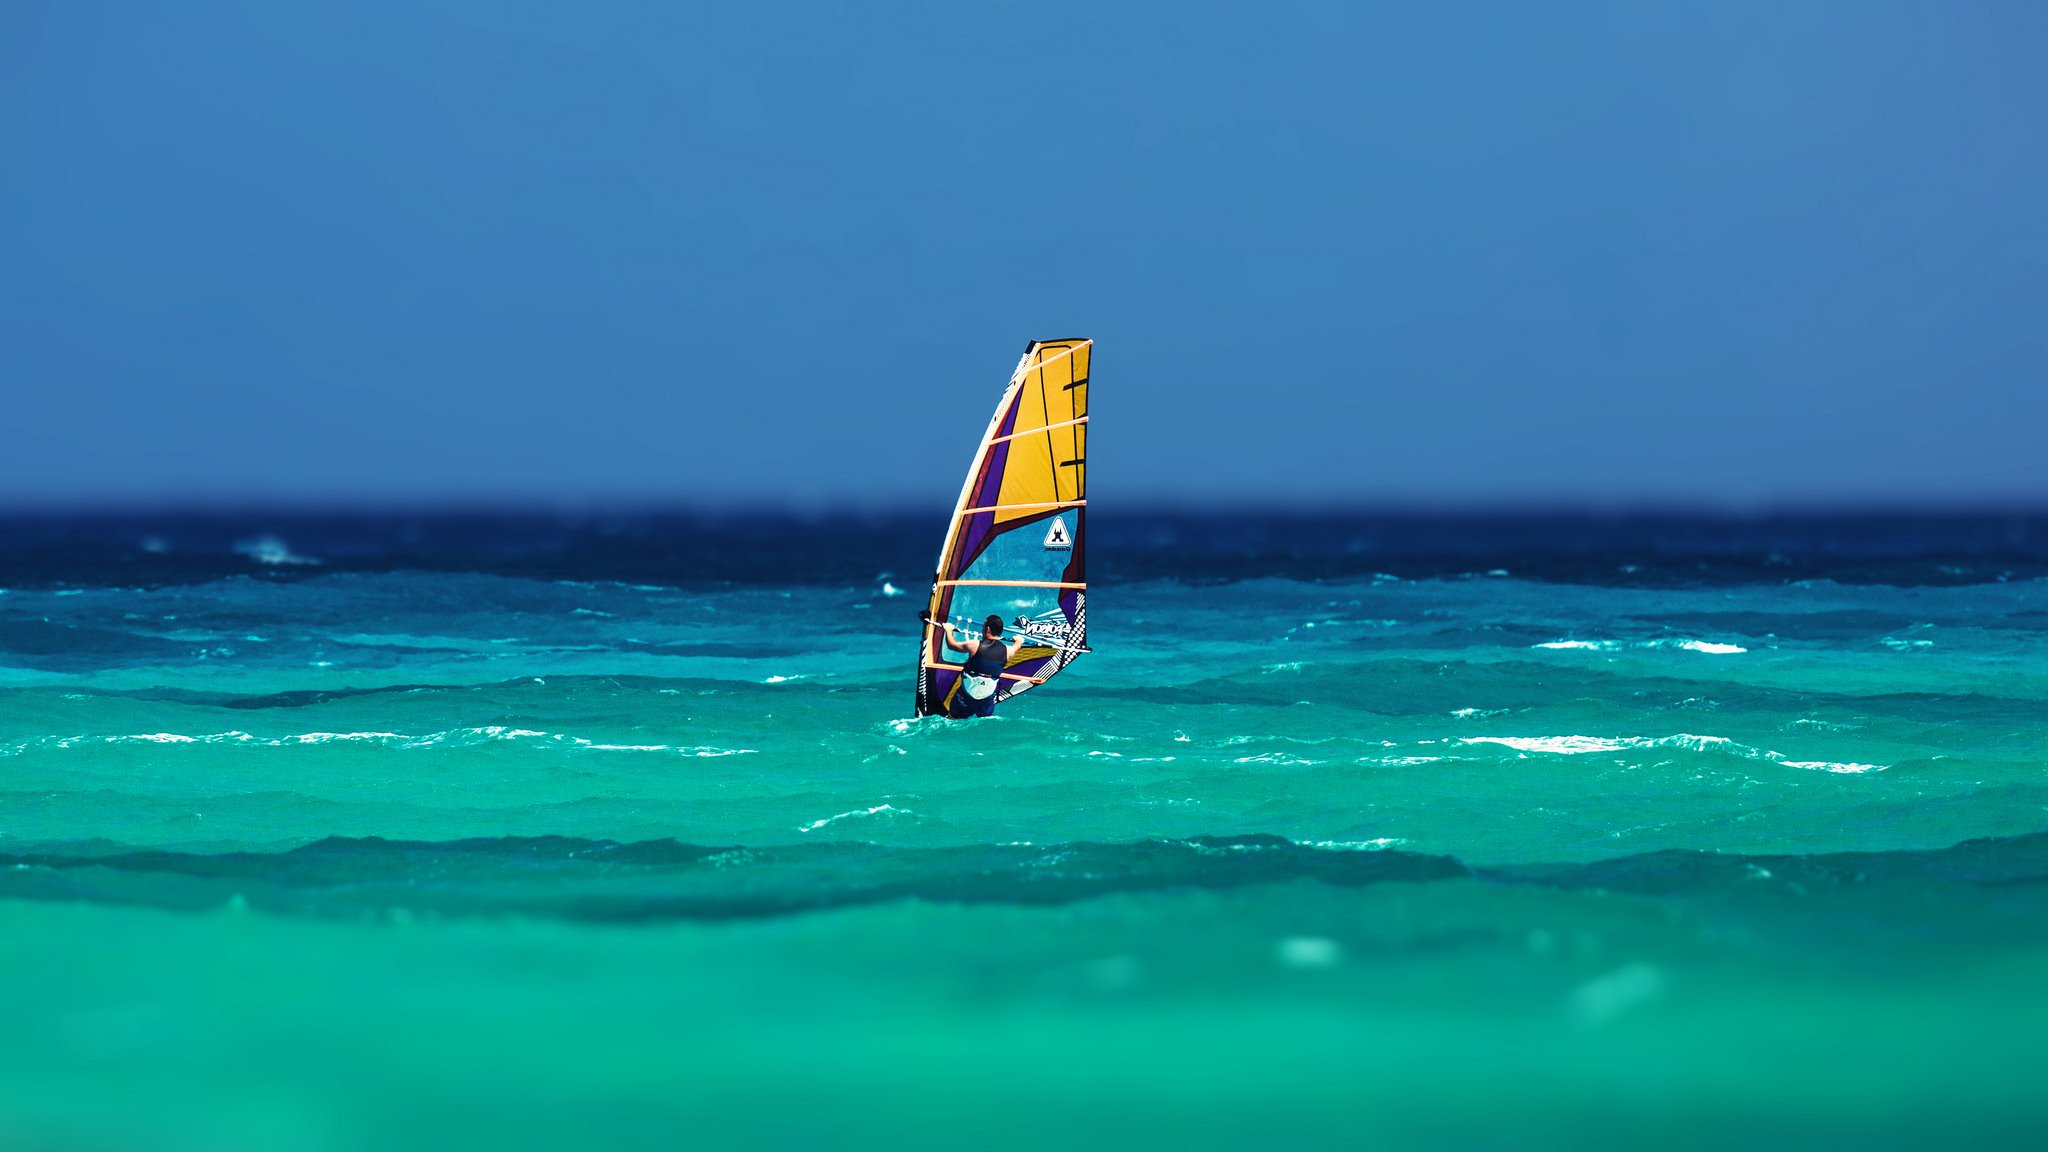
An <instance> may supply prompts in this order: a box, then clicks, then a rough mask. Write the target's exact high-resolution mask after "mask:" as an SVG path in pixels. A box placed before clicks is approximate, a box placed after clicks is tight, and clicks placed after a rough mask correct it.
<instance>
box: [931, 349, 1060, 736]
mask: <svg viewBox="0 0 2048 1152" xmlns="http://www.w3.org/2000/svg"><path fill="white" fill-rule="evenodd" d="M1093 350H1094V341H1092V340H1034V341H1032V342H1031V344H1030V345H1029V346H1028V347H1026V348H1025V350H1024V356H1023V358H1022V359H1021V360H1019V361H1018V362H1017V370H1016V371H1014V372H1012V373H1011V374H1010V383H1009V385H1008V386H1007V387H1006V388H1004V389H1003V397H1002V399H1001V400H1000V401H998V402H997V403H996V411H995V415H994V416H992V417H991V418H990V419H989V422H988V431H987V432H985V433H983V434H982V437H981V443H980V444H979V445H978V446H976V448H975V450H974V459H973V460H972V461H971V462H970V463H969V464H968V466H967V480H966V482H965V483H963V484H962V485H961V486H960V499H959V500H958V501H957V502H956V503H955V504H954V505H953V515H952V518H951V519H950V520H948V521H947V523H946V533H945V540H944V543H942V544H941V545H940V547H939V565H938V571H937V572H936V574H934V575H933V577H932V594H931V600H930V603H929V604H928V605H927V608H928V615H927V618H926V623H925V625H924V640H923V643H922V645H921V646H920V649H919V653H918V668H917V714H918V715H919V716H926V715H930V714H932V713H935V712H945V711H946V710H947V708H948V706H949V705H950V703H951V701H952V694H953V693H954V692H956V691H959V688H960V668H961V661H962V657H961V656H960V654H959V653H958V652H955V651H953V650H951V649H948V648H947V647H946V646H945V641H944V640H943V639H942V634H943V633H942V629H941V628H940V627H939V625H940V624H941V623H943V622H945V621H948V620H950V621H952V622H953V623H954V624H955V625H957V626H959V627H960V628H962V629H964V630H965V631H967V632H968V633H969V634H970V635H974V636H979V635H980V634H981V627H982V622H983V621H984V620H986V619H987V618H988V617H990V616H1000V617H1002V618H1003V624H1004V631H1003V639H1004V640H1006V641H1012V642H1013V643H1014V644H1015V645H1016V646H1015V647H1014V648H1013V649H1012V650H1011V653H1010V658H1009V664H1008V667H1006V668H1005V669H1004V671H1003V674H1002V678H1001V681H1000V683H999V684H998V685H997V688H996V695H995V698H996V700H998V701H1002V700H1007V699H1009V698H1010V697H1012V696H1015V695H1017V694H1019V693H1021V692H1025V691H1028V690H1030V689H1032V688H1035V687H1037V686H1038V685H1040V684H1043V683H1045V682H1046V681H1047V680H1050V679H1052V678H1053V677H1054V676H1056V675H1058V674H1059V672H1060V670H1061V669H1064V668H1066V667H1067V666H1069V665H1071V664H1072V663H1073V662H1074V661H1075V659H1077V658H1078V657H1080V656H1081V655H1083V654H1084V653H1086V652H1087V651H1088V582H1087V577H1086V576H1085V574H1084V573H1085V571H1086V569H1085V568H1084V567H1083V560H1084V557H1085V545H1086V543H1087V539H1088V534H1087V528H1086V517H1087V512H1088V499H1087V497H1088V452H1087V448H1088V361H1089V357H1090V353H1091V352H1093Z"/></svg>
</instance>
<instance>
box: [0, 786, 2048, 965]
mask: <svg viewBox="0 0 2048 1152" xmlns="http://www.w3.org/2000/svg"><path fill="white" fill-rule="evenodd" d="M887 810H889V806H887V805H882V806H878V807H877V808H875V809H869V810H867V811H866V813H864V815H870V816H871V815H874V814H877V813H880V812H884V811H887ZM858 815H863V814H857V813H843V814H841V816H839V817H832V818H830V819H829V820H827V821H824V822H821V823H830V822H831V820H838V819H842V818H847V817H857V816H858ZM906 815H907V814H906ZM1401 845H1402V841H1400V840H1399V839H1396V838H1391V837H1381V838H1375V839H1366V840H1331V841H1302V842H1297V841H1292V840H1287V839H1283V838H1281V837H1277V836H1263V835H1253V836H1229V837H1206V836H1197V837H1190V838H1187V839H1175V840H1143V841H1136V842H1129V843H1098V842H1072V843H1063V844H1051V845H1033V844H1028V843H1009V844H975V845H964V846H955V847H927V848H911V847H892V846H884V845H879V844H872V843H865V842H859V841H853V842H849V841H843V840H821V841H815V842H801V843H795V844H782V845H757V846H745V845H723V846H718V845H699V844H686V843H682V842H678V841H675V840H651V841H638V842H618V841H612V840H587V839H577V838H570V837H559V836H543V837H496V838H488V839H473V840H455V841H440V842H433V841H404V840H383V839H377V838H362V839H352V838H332V839H326V840H321V841H317V842H315V843H311V844H306V845H303V846H301V847H297V848H292V849H289V850H285V851H280V852H226V853H198V852H177V851H161V850H132V849H128V850H124V849H122V848H121V847H120V846H118V845H110V844H105V843H92V844H79V845H73V846H52V847H48V848H45V849H43V850H40V851H29V852H15V853H4V854H0V899H18V900H42V901H80V902H91V903H106V904H118V905H142V906H150V907H158V908H166V909H173V910H180V911H189V912H208V911H220V910H223V909H230V908H232V909H246V910H252V911H257V912H265V913H270V914H275V915H285V916H300V915H310V916H321V917H362V916H365V915H386V916H392V915H414V914H427V915H439V916H446V917H473V916H521V917H534V918H545V919H557V920H565V921H581V922H605V923H660V922H670V921H692V920H696V921H713V920H731V919H746V918H761V917H771V916H786V915H791V914H796V913H803V912H815V911H826V910H831V909H835V908H846V907H854V906H860V905H869V904H876V903H882V902H888V901H900V900H924V901H934V902H942V903H954V904H1011V905H1027V906H1030V905H1036V906H1043V905H1063V904H1070V903H1073V902H1076V901H1082V900H1092V899H1100V898H1104V897H1110V896H1118V895H1130V894H1138V893H1153V892H1162V891H1172V890H1207V891H1223V890H1228V889H1235V888H1244V887H1250V886H1258V885H1274V884H1295V883H1301V882H1311V883H1319V884H1323V885H1329V886H1334V887H1340V888H1357V887H1363V886H1368V885H1377V884H1389V883H1400V884H1424V885H1427V884H1436V883H1450V882H1461V883H1480V884H1488V885H1496V886H1537V887H1542V888H1547V889H1562V890H1568V891H1586V892H1627V893H1633V894H1637V895H1643V896H1652V897H1669V896H1715V897H1722V898H1734V899H1738V900H1741V899H1747V898H1750V897H1752V896H1755V897H1760V898H1763V899H1764V901H1765V904H1764V907H1765V908H1766V909H1767V910H1777V911H1775V912H1773V913H1772V914H1778V912H1782V911H1783V910H1784V908H1785V905H1784V904H1783V898H1784V896H1785V895H1786V894H1793V895H1796V896H1798V897H1799V899H1800V901H1801V903H1800V904H1799V905H1798V906H1796V907H1794V908H1792V909H1791V912H1790V914H1794V915H1797V916H1799V917H1810V916H1811V915H1812V910H1813V909H1814V907H1815V906H1816V905H1817V903H1818V902H1819V901H1821V900H1823V899H1825V898H1827V897H1828V896H1829V895H1830V894H1835V895H1839V896H1841V897H1843V898H1847V899H1854V900H1858V901H1868V900H1878V901H1883V900H1886V899H1887V898H1888V896H1887V894H1888V893H1890V892H1894V891H1898V890H1903V889H1911V890H1912V891H1915V892H1917V893H1920V894H1921V895H1922V896H1923V897H1924V896H1926V895H1928V894H1930V893H1931V894H1934V895H1936V896H1937V899H1936V900H1935V901H1934V902H1933V904H1943V903H1950V904H1952V903H1954V902H1957V901H1967V900H1970V899H1980V900H1989V901H1991V902H1992V904H1993V905H1995V910H1996V912H1997V914H1998V916H1999V917H2000V921H1999V922H2000V923H2001V924H2003V925H2004V926H2005V930H2008V931H2013V932H2031V933H2032V934H2033V936H2034V937H2035V938H2041V937H2048V833H2036V834H2032V835H2027V836H2016V837H2007V838H2001V839H1987V840H1970V841H1965V842H1963V843H1961V844H1958V845H1955V846H1953V847H1949V848H1943V849H1933V850H1903V851H1891V852H1843V853H1825V854H1815V855H1805V856H1795V855H1735V854H1723V853H1714V852H1697V851H1664V852H1652V853H1644V854H1639V855H1634V856H1625V857H1620V858H1617V859H1611V860H1604V861H1597V862H1593V863H1587V864H1564V865H1544V864H1533V865H1516V866H1491V867H1472V866H1468V865H1466V864H1464V863H1462V862H1460V861H1458V860H1457V859H1455V858H1452V857H1449V856H1438V855H1429V854H1425V853H1420V852H1413V851H1408V850H1406V849H1404V848H1403V847H1402V846H1401ZM1973 893H1975V894H1978V895H1977V896H1972V894H1973ZM1944 894H1945V895H1944ZM1930 906H1932V905H1930ZM1914 930H1917V929H1914Z"/></svg>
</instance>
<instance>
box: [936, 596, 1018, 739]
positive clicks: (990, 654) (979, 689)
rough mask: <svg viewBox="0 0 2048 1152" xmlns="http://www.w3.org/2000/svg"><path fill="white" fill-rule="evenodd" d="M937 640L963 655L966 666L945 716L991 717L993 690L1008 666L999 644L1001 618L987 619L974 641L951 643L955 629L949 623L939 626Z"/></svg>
mask: <svg viewBox="0 0 2048 1152" xmlns="http://www.w3.org/2000/svg"><path fill="white" fill-rule="evenodd" d="M941 627H942V631H941V632H940V636H941V637H942V638H943V639H944V640H945V642H946V647H948V648H952V649H955V650H957V651H960V652H965V653H967V662H966V663H965V664H964V665H962V666H961V668H960V686H959V687H958V688H956V689H954V691H953V699H952V703H951V705H950V706H949V707H948V708H947V709H946V715H948V716H950V717H952V718H953V719H955V720H965V719H967V718H968V717H970V716H993V715H995V713H996V688H997V687H999V686H1000V685H1001V684H1002V674H1003V669H1004V668H1006V667H1008V666H1009V663H1010V646H1009V644H1008V643H1006V642H1005V641H1004V640H1003V618H1002V617H1001V616H990V617H989V618H988V619H987V620H986V621H984V622H983V623H982V626H981V636H980V637H979V638H977V639H967V638H965V636H964V634H963V638H962V639H959V640H955V639H953V633H954V632H955V631H956V629H955V628H954V627H953V624H952V622H951V621H947V622H946V623H945V624H943V625H942V626H941Z"/></svg>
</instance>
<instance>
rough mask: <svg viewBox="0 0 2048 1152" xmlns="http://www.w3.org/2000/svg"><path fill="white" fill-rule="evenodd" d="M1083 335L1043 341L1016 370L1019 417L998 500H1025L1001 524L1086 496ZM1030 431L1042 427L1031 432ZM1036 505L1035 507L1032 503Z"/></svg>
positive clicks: (1085, 352) (1085, 345)
mask: <svg viewBox="0 0 2048 1152" xmlns="http://www.w3.org/2000/svg"><path fill="white" fill-rule="evenodd" d="M1091 350H1092V349H1091V347H1090V345H1089V344H1088V343H1087V342H1085V341H1079V340H1070V341H1059V342H1056V343H1050V344H1040V345H1038V346H1037V347H1036V348H1035V349H1033V351H1032V354H1031V358H1030V361H1029V362H1028V363H1027V364H1025V365H1024V367H1023V368H1022V369H1021V370H1020V372H1019V373H1018V384H1017V400H1016V404H1017V418H1016V420H1015V421H1014V422H1013V423H1012V424H1011V431H1012V433H1013V438H1012V439H1010V440H1009V441H1008V444H1009V459H1008V461H1007V463H1006V465H1005V467H1004V470H1003V487H1002V494H1001V497H1000V499H999V500H998V503H1000V504H1003V505H1025V507H1019V508H1016V509H1015V510H1013V511H1007V512H1001V513H998V514H997V516H996V522H997V523H998V524H1004V523H1008V522H1010V521H1012V520H1021V519H1027V518H1031V517H1036V516H1042V515H1044V514H1045V511H1046V506H1048V505H1055V504H1059V503H1063V502H1065V501H1070V500H1082V499H1086V498H1087V491H1086V489H1087V472H1086V468H1087V463H1086V456H1085V454H1084V452H1083V449H1084V448H1085V447H1086V445H1087V442H1088V441H1087V436H1086V430H1087V427H1088V425H1087V424H1086V423H1077V421H1079V420H1080V418H1081V417H1084V416H1086V415H1087V414H1088V354H1089V352H1090V351H1091ZM1029 433H1039V434H1037V435H1029ZM1031 505H1037V507H1031Z"/></svg>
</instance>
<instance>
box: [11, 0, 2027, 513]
mask: <svg viewBox="0 0 2048 1152" xmlns="http://www.w3.org/2000/svg"><path fill="white" fill-rule="evenodd" d="M2044 58H2048V7H2044V6H2041V5H2035V4H2024V3H2013V4H1998V3H1972V4H1961V5H1937V4H1931V3H1919V4H1890V3H1875V2H1873V3H1845V4H1712V5H1694V6H1688V10H1684V11H1680V10H1677V7H1676V6H1669V5H1643V4H1624V3H1616V4H1565V5H1523V4H1501V5H1465V4H1427V5H1424V4H1413V5H1399V6H1395V5H1368V4H1262V5H1218V4H1208V3H1199V2H1197V3H1176V4H1164V3H1152V4H1142V5H1140V4H1114V3H1107V4H1105V3H1073V4H1030V3H999V2H980V3H937V2H934V3H926V4H877V5H839V4H831V5H827V4H780V5H777V4H748V5H695V4H681V3H647V4H592V5H563V4H554V3H548V4H539V3H531V4H519V3H484V2H476V3H444V4H428V5H411V4H334V5H324V6H323V5H311V4H307V5H298V4H276V3H269V2H251V3H241V4H235V3H224V4H215V5H206V6H204V7H203V8H202V7H201V6H193V5H149V4H140V3H128V4H87V3H64V2H37V0H25V2H16V3H11V4H8V5H6V6H5V7H4V8H0V398H4V400H5V406H4V410H5V423H4V427H5V429H6V432H7V450H6V451H5V452H4V453H0V498H4V500H5V501H6V502H9V503H15V504H21V503H36V502H50V501H56V502H65V503H77V502H86V503H106V502H113V503H133V502H148V503H159V502H165V501H177V500H229V501H237V502H249V501H259V502H278V501H293V500H315V501H344V502H373V503H374V502H406V503H422V502H425V503H435V502H464V503H476V502H515V503H516V502H570V503H575V502H587V501H634V502H677V501H682V502H724V501H746V502H784V501H793V502H798V503H807V504H817V503H835V502H854V503H863V504H882V505H886V504H899V503H902V504H911V505H917V504H921V503H926V502H937V503H943V502H944V501H945V500H947V499H950V497H951V496H952V494H953V493H954V492H955V491H956V490H957V487H958V484H959V473H960V471H961V469H962V468H964V466H965V456H966V454H967V452H968V450H969V448H970V447H971V444H972V441H973V440H974V438H975V436H976V435H977V434H978V433H979V431H980V429H981V427H982V425H983V424H984V423H985V421H986V419H987V413H988V409H989V407H990V405H991V404H992V403H993V400H994V397H995V395H996V392H997V390H998V389H999V388H1000V386H1001V384H1002V382H1003V379H1004V377H1005V376H1006V374H1007V373H1008V371H1009V368H1010V366H1011V364H1012V363H1013V362H1014V360H1015V357H1016V354H1017V353H1018V351H1020V350H1021V348H1022V346H1023V344H1024V342H1025V341H1026V340H1027V339H1029V338H1032V337H1053V336H1070V335H1090V336H1094V337H1096V338H1097V340H1098V341H1099V342H1100V343H1099V346H1098V353H1097V365H1096V395H1095V405H1096V411H1097V414H1098V416H1099V421H1098V424H1099V427H1097V428H1095V429H1094V444H1093V448H1094V452H1093V453H1092V455H1093V457H1094V459H1091V462H1090V463H1091V465H1092V467H1091V479H1092V481H1093V484H1092V485H1091V487H1093V489H1094V492H1093V493H1092V495H1094V496H1095V498H1096V499H1097V500H1103V499H1118V500H1129V501H1134V502H1135V501H1159V500H1167V501H1175V502H1182V503H1191V504H1209V503H1214V502H1234V503H1270V504H1281V505H1309V504H1314V505H1329V504H1341V503H1365V504H1378V505H1386V504H1396V505H1399V504H1415V503H1442V504H1500V503H1532V502H1533V503H1566V504H1570V503H1596V504H1606V505H1614V504H1642V503H1654V504H1710V505H1731V504H1733V505H1758V504H1788V503H1789V504H1814V503H1821V504H1827V503H1840V502H1896V501H1908V502H1913V503H1968V502H1978V501H2031V502H2040V501H2043V500H2048V465H2044V464H2042V463H2041V460H2042V459H2043V456H2044V453H2043V451H2042V448H2041V440H2042V436H2043V429H2044V427H2048V335H2044V332H2048V328H2044V323H2043V319H2042V318H2043V316H2044V315H2048V207H2044V206H2048V151H2044V149H2043V146H2042V141H2043V140H2044V139H2048V126H2044V124H2043V120H2044V113H2048V69H2044V68H2042V67H2041V66H2040V61H2041V60H2042V59H2044Z"/></svg>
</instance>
